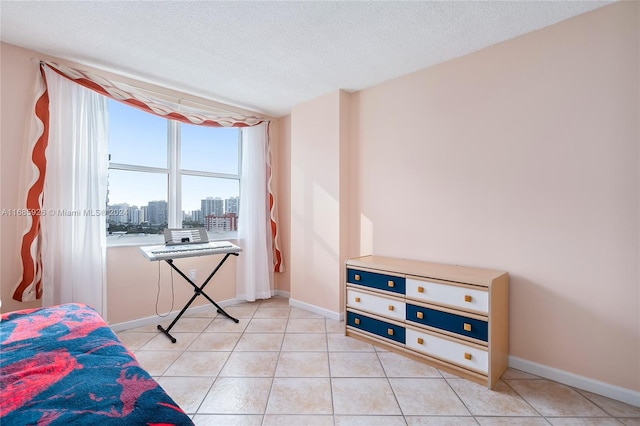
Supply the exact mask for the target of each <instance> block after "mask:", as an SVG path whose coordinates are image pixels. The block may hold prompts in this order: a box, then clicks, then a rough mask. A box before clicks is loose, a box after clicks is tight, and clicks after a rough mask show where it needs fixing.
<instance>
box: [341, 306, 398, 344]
mask: <svg viewBox="0 0 640 426" xmlns="http://www.w3.org/2000/svg"><path fill="white" fill-rule="evenodd" d="M347 325H350V326H351V327H355V328H359V329H361V330H364V331H368V332H369V333H373V334H377V335H378V336H381V337H384V338H386V339H391V340H394V341H396V342H399V343H402V344H404V343H405V335H406V332H405V328H404V327H401V326H398V325H395V324H389V323H388V322H385V321H380V320H377V319H373V318H369V317H368V316H365V315H360V314H356V313H354V312H351V311H347Z"/></svg>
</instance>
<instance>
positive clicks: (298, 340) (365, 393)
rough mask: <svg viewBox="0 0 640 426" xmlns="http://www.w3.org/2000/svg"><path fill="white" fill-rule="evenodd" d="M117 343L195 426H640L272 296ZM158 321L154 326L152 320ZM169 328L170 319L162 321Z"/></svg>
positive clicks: (622, 415)
mask: <svg viewBox="0 0 640 426" xmlns="http://www.w3.org/2000/svg"><path fill="white" fill-rule="evenodd" d="M226 310H227V312H229V314H231V315H233V316H235V317H236V318H238V319H240V322H239V323H238V324H236V323H234V322H233V321H231V320H229V319H228V318H225V317H223V316H221V315H218V314H217V313H216V311H215V309H214V308H213V307H212V308H211V310H210V311H208V312H209V313H199V314H192V315H187V316H184V317H183V318H181V319H180V321H178V323H177V324H176V325H175V326H174V328H173V329H172V334H173V335H174V336H175V337H176V338H177V340H178V341H177V342H176V343H175V344H172V343H171V342H170V341H169V339H168V338H167V337H166V336H164V335H163V334H160V333H159V332H158V330H157V329H156V327H155V326H148V327H140V328H136V329H131V330H127V331H122V332H119V333H118V335H119V336H120V338H121V339H122V341H123V342H124V343H125V345H127V346H128V347H129V348H130V349H131V350H132V351H133V352H134V354H135V355H136V357H137V358H138V360H139V361H140V363H141V364H142V366H143V367H144V368H146V369H147V370H148V371H149V372H150V373H151V375H153V376H154V377H155V378H156V379H157V380H158V382H159V383H160V384H161V385H162V387H163V388H164V389H165V390H166V391H167V392H168V393H169V394H170V395H171V396H172V397H173V398H174V400H175V401H176V402H177V403H178V404H179V405H180V406H181V407H182V408H183V409H184V410H185V411H186V412H187V413H189V414H190V415H191V416H192V418H193V420H194V422H195V424H196V425H198V426H201V425H278V426H281V425H284V426H286V425H294V426H298V425H304V426H314V425H336V426H344V425H366V426H376V425H380V426H394V425H426V424H430V425H456V426H457V425H621V424H622V425H640V408H638V407H634V406H631V405H627V404H624V403H621V402H618V401H615V400H612V399H609V398H605V397H602V396H599V395H595V394H592V393H589V392H586V391H582V390H579V389H574V388H571V387H568V386H565V385H562V384H559V383H556V382H553V381H549V380H546V379H542V378H540V377H536V376H532V375H530V374H527V373H524V372H521V371H518V370H514V369H509V370H507V372H506V373H505V374H504V376H503V377H502V379H501V380H500V382H499V383H498V386H497V388H496V389H495V390H493V391H490V390H488V389H486V387H484V386H480V385H478V384H475V383H472V382H469V381H467V380H464V379H461V378H458V377H456V376H453V375H450V374H447V373H445V372H442V371H440V370H437V369H435V368H433V367H430V366H427V365H423V364H421V363H417V362H414V361H411V360H409V359H407V358H405V357H403V356H400V355H397V354H394V353H392V352H388V351H385V350H382V349H380V348H376V347H374V346H372V345H369V344H365V343H363V342H360V341H358V340H355V339H352V338H349V337H345V336H344V322H338V321H334V320H330V319H327V318H324V317H321V316H319V315H316V314H313V313H310V312H307V311H304V310H301V309H298V308H293V307H290V306H289V303H288V299H284V298H273V299H269V300H263V301H258V302H255V303H244V304H241V305H235V306H231V307H228V308H226ZM161 322H162V321H161ZM164 323H165V325H168V323H169V322H168V321H166V322H164Z"/></svg>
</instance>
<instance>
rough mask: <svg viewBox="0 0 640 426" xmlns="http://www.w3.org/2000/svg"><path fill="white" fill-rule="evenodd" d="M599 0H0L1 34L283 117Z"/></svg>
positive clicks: (5, 38)
mask: <svg viewBox="0 0 640 426" xmlns="http://www.w3.org/2000/svg"><path fill="white" fill-rule="evenodd" d="M607 3H610V2H599V1H586V2H585V1H577V2H574V1H560V0H559V1H550V2H544V1H501V2H498V1H471V2H467V1H456V2H453V1H452V2H448V1H439V2H435V1H412V2H395V1H355V2H346V1H344V2H343V1H339V2H334V1H314V2H275V1H261V2H248V1H230V2H219V1H204V2H197V1H150V2H147V1H144V2H143V1H124V2H120V1H99V2H94V1H55V2H50V1H44V2H42V1H33V2H31V1H4V0H3V1H1V2H0V19H1V27H0V35H1V39H2V41H3V42H6V43H10V44H14V45H17V46H21V47H25V48H28V49H32V50H36V51H39V52H43V53H45V54H48V55H52V56H56V57H59V58H63V59H68V60H72V61H75V62H79V63H81V64H86V65H89V66H93V67H97V68H102V69H105V70H108V71H113V72H116V73H119V74H123V75H125V76H128V77H133V78H137V79H139V80H143V81H146V82H151V83H155V84H159V85H163V86H165V87H169V88H173V89H178V90H181V91H183V92H186V93H190V94H194V95H198V96H201V97H204V98H209V99H212V100H216V101H219V102H224V103H228V104H231V105H235V106H239V107H243V108H247V109H251V110H254V111H258V112H262V113H265V114H269V115H272V116H280V115H285V114H287V113H289V112H290V111H291V108H292V107H293V106H294V105H296V104H298V103H301V102H304V101H306V100H309V99H313V98H315V97H317V96H320V95H323V94H326V93H330V92H333V91H335V90H338V89H344V90H347V91H356V90H360V89H363V88H366V87H370V86H373V85H376V84H379V83H381V82H383V81H386V80H389V79H393V78H396V77H399V76H401V75H405V74H408V73H411V72H414V71H418V70H420V69H423V68H426V67H429V66H431V65H434V64H437V63H440V62H443V61H446V60H449V59H452V58H456V57H459V56H461V55H464V54H467V53H470V52H473V51H476V50H479V49H482V48H483V47H486V46H490V45H492V44H495V43H499V42H501V41H504V40H507V39H510V38H513V37H516V36H518V35H521V34H525V33H527V32H531V31H534V30H536V29H539V28H542V27H545V26H547V25H551V24H554V23H556V22H559V21H562V20H564V19H568V18H570V17H573V16H575V15H578V14H581V13H584V12H587V11H590V10H593V9H596V8H598V7H601V6H604V5H605V4H607Z"/></svg>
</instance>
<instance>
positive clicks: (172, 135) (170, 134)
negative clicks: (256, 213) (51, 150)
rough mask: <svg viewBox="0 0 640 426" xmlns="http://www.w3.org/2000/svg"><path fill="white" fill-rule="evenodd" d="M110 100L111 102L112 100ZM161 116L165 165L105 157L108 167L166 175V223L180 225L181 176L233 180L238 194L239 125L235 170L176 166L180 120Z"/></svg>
mask: <svg viewBox="0 0 640 426" xmlns="http://www.w3.org/2000/svg"><path fill="white" fill-rule="evenodd" d="M111 101H112V102H115V101H113V100H111ZM131 108H132V107H131ZM165 120H166V122H167V138H166V141H167V162H168V164H167V167H155V166H142V165H135V164H127V163H115V162H111V161H110V160H109V165H108V170H121V171H129V172H142V173H158V174H165V175H167V227H168V228H182V226H183V225H182V222H183V221H184V217H183V214H182V213H183V209H182V176H197V177H205V178H217V179H232V180H237V181H238V197H239V196H240V192H241V191H242V139H243V138H242V127H237V128H236V129H237V130H238V168H237V170H238V173H237V174H233V173H219V172H211V171H204V170H191V169H182V168H181V167H180V165H181V160H182V158H181V155H182V154H181V153H182V131H181V129H182V123H180V122H179V121H176V120H171V119H167V118H165ZM105 203H106V200H105ZM203 226H204V225H203ZM236 232H237V231H236ZM125 244H126V242H124V241H123V244H110V246H115V245H125ZM136 245H141V244H136Z"/></svg>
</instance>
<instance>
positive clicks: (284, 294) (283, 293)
mask: <svg viewBox="0 0 640 426" xmlns="http://www.w3.org/2000/svg"><path fill="white" fill-rule="evenodd" d="M275 293H276V296H279V297H284V298H285V299H288V298H289V292H288V291H284V290H276V291H275Z"/></svg>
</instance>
